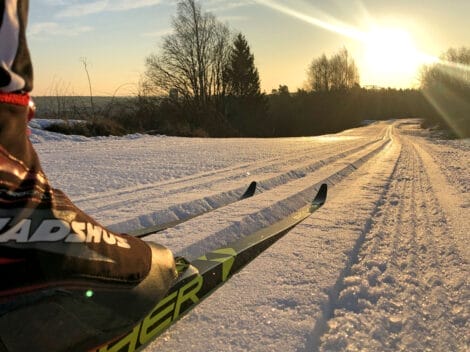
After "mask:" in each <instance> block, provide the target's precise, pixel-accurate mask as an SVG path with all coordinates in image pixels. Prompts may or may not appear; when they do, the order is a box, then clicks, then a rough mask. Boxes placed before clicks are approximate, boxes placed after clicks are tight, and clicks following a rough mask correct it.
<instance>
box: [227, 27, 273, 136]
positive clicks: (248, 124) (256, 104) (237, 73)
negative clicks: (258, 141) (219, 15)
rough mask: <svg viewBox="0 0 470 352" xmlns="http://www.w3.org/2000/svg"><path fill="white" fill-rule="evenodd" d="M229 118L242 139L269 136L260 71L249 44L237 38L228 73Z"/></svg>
mask: <svg viewBox="0 0 470 352" xmlns="http://www.w3.org/2000/svg"><path fill="white" fill-rule="evenodd" d="M225 81H226V85H227V93H228V99H227V105H226V116H227V119H228V120H229V121H230V123H231V124H232V126H233V127H234V128H235V129H236V130H238V132H239V134H240V135H242V136H264V135H266V134H267V132H266V131H267V125H268V124H267V111H268V107H267V100H266V97H265V95H264V94H262V93H261V89H260V80H259V74H258V69H257V68H256V67H255V58H254V55H253V54H252V53H251V50H250V47H249V45H248V42H247V41H246V39H245V37H244V36H243V34H241V33H240V34H238V35H237V36H236V37H235V39H234V42H233V47H232V53H231V55H230V60H229V64H228V66H227V69H226V71H225Z"/></svg>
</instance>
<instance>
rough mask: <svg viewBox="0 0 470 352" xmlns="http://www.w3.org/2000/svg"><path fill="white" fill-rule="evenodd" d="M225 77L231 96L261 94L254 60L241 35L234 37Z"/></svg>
mask: <svg viewBox="0 0 470 352" xmlns="http://www.w3.org/2000/svg"><path fill="white" fill-rule="evenodd" d="M226 77H227V82H228V87H229V94H231V95H233V96H236V97H242V96H257V95H260V94H261V91H260V81H259V74H258V70H257V68H256V67H255V58H254V56H253V54H252V53H251V51H250V47H249V45H248V42H247V41H246V39H245V36H244V35H243V34H241V33H239V34H238V35H237V36H236V38H235V40H234V42H233V48H232V54H231V56H230V62H229V65H228V68H227V72H226Z"/></svg>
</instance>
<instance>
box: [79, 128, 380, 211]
mask: <svg viewBox="0 0 470 352" xmlns="http://www.w3.org/2000/svg"><path fill="white" fill-rule="evenodd" d="M386 131H387V127H384V128H383V129H382V130H381V131H380V134H379V135H378V136H377V138H376V139H374V140H372V141H370V140H368V141H367V142H366V143H364V144H362V145H359V146H357V145H356V146H354V147H352V148H351V147H350V148H349V149H347V147H345V149H346V150H345V151H342V152H340V153H333V154H332V155H330V156H328V157H326V158H323V159H321V160H317V161H315V162H313V163H306V164H304V165H303V166H300V167H298V168H296V169H294V170H292V169H291V170H288V171H287V172H284V173H278V174H277V175H276V176H271V177H268V178H266V175H265V176H264V177H265V178H264V179H259V177H262V175H263V172H262V171H263V170H266V169H270V168H272V164H269V165H265V164H264V163H263V165H262V166H261V167H256V164H255V165H253V164H252V165H253V168H252V169H250V170H251V171H249V172H250V180H251V179H257V180H258V185H259V187H258V189H262V190H265V191H266V190H269V189H272V188H273V187H278V186H280V185H283V184H285V183H287V182H290V181H292V180H295V179H298V178H302V177H304V176H305V174H307V173H310V172H313V171H316V170H318V169H321V168H322V167H324V166H325V165H327V164H329V163H333V162H340V161H341V159H344V158H346V157H348V156H349V155H352V154H355V153H359V152H360V151H363V150H367V149H368V148H370V147H371V146H372V145H374V144H379V143H381V142H382V141H383V140H385V139H386ZM324 148H328V149H330V150H331V147H324ZM311 153H312V151H309V152H307V153H305V155H302V156H301V157H299V156H298V153H297V154H296V155H297V157H296V158H295V159H293V160H292V159H291V160H288V162H286V161H285V160H284V161H283V162H275V163H274V164H275V165H283V166H285V165H286V164H287V165H292V164H294V165H295V164H296V163H297V162H298V160H299V159H300V158H301V159H302V160H306V161H308V160H309V156H310V155H311ZM253 170H256V171H253ZM270 171H271V172H270V173H271V174H272V172H273V171H272V170H270ZM257 172H260V175H258V178H257ZM268 174H269V173H268ZM231 176H232V177H231V178H232V180H233V179H237V178H244V179H245V178H247V175H246V170H243V172H242V173H236V174H232V175H231ZM229 177H230V176H229V175H227V174H221V173H217V175H216V176H215V177H210V178H209V179H207V178H202V179H201V180H200V181H201V182H200V183H199V184H197V186H195V183H194V180H193V181H192V182H189V183H188V184H187V183H186V182H187V181H185V180H183V181H181V182H180V183H179V184H178V185H176V186H175V187H171V188H170V189H168V188H167V187H165V188H163V189H155V188H153V187H150V189H146V190H145V192H144V190H141V191H139V192H137V191H133V192H132V195H130V194H127V193H125V194H123V195H122V199H118V200H114V201H113V202H110V203H108V204H106V205H105V206H102V207H93V205H86V206H85V205H84V204H82V205H81V206H82V207H83V208H84V209H85V210H87V208H90V210H91V209H92V210H93V213H94V214H95V216H97V217H98V218H99V216H100V213H102V214H103V215H105V214H106V212H107V211H108V210H110V211H113V212H115V210H116V208H117V207H119V206H125V208H126V209H132V205H133V204H141V203H142V201H145V200H146V199H165V203H161V206H162V207H163V208H164V209H167V208H171V207H178V211H179V212H181V211H182V212H185V210H184V209H185V207H186V204H188V203H190V202H195V201H199V202H200V203H201V204H200V207H201V208H202V209H206V208H207V207H209V208H210V207H211V205H210V196H211V195H210V194H208V195H206V197H205V198H202V199H201V198H200V190H199V189H200V188H207V187H208V186H211V187H213V186H214V184H224V183H226V182H227V178H229ZM175 184H176V182H175ZM235 187H236V186H235ZM243 187H245V186H243ZM195 188H196V190H195ZM191 191H192V192H193V193H194V196H193V197H194V199H191V200H189V201H187V202H186V203H184V204H178V203H175V202H174V201H172V200H171V195H172V194H175V195H179V194H181V193H183V192H185V193H186V198H188V197H189V198H190V192H191ZM234 191H240V192H241V191H242V188H240V187H239V188H237V189H227V190H226V191H224V192H223V193H224V194H229V193H233V192H234ZM215 194H217V193H216V192H212V196H214V195H215ZM220 194H222V193H220ZM113 199H116V196H115V197H113ZM208 202H209V204H208ZM172 203H173V204H174V205H173V206H172ZM192 207H193V206H192ZM152 210H153V213H152V214H155V212H156V211H157V210H158V209H156V208H155V205H152ZM201 211H205V210H201ZM152 214H142V216H152ZM193 215H194V214H193Z"/></svg>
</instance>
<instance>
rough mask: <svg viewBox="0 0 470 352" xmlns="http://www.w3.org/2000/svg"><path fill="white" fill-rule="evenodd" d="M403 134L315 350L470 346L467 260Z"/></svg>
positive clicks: (422, 349) (428, 349)
mask: <svg viewBox="0 0 470 352" xmlns="http://www.w3.org/2000/svg"><path fill="white" fill-rule="evenodd" d="M401 140H402V144H403V147H402V148H404V149H405V152H403V150H402V153H401V155H400V158H399V159H398V162H397V166H398V167H397V168H396V169H395V171H394V175H393V178H392V183H391V185H390V187H389V189H388V190H387V191H386V192H385V195H384V200H383V202H381V203H382V204H381V205H380V206H379V208H377V210H376V211H375V216H374V217H375V219H374V220H373V223H372V227H371V228H370V230H369V231H367V233H366V234H365V241H364V243H363V244H362V246H361V248H360V251H359V255H358V256H357V259H356V260H355V263H354V265H353V266H352V267H351V269H350V270H349V274H348V275H347V276H345V277H344V279H343V288H342V290H341V292H340V294H339V297H338V298H337V300H336V301H335V302H331V303H332V304H333V305H334V309H335V310H334V315H333V316H332V317H331V319H330V320H329V321H328V326H329V330H328V331H327V332H326V333H325V334H324V335H323V336H322V337H321V341H322V344H321V345H320V346H319V350H320V351H336V350H351V351H352V350H380V351H396V350H406V351H468V348H469V346H470V344H469V343H470V339H469V337H468V331H470V327H469V323H468V318H469V307H468V302H469V299H470V293H469V285H468V279H467V278H466V276H465V272H467V273H468V262H466V261H465V260H463V259H462V258H461V257H460V256H459V252H458V250H457V248H456V245H455V243H454V239H453V237H452V235H451V233H450V231H449V228H448V225H447V222H446V218H445V216H444V214H443V212H442V210H441V208H440V205H439V202H438V200H437V199H436V197H435V196H434V193H433V192H431V185H430V179H429V175H428V174H427V170H426V165H425V164H424V162H423V160H422V159H421V158H420V156H419V153H418V152H417V150H416V147H414V146H413V145H412V143H410V142H409V141H408V140H407V139H406V138H401ZM399 195H401V196H399ZM390 224H392V225H393V226H392V228H393V233H390V230H389V229H390ZM387 230H388V231H387ZM441 258H445V260H443V259H441ZM449 259H450V260H449ZM452 307H454V308H452ZM364 332H366V333H367V336H364ZM384 336H387V338H384Z"/></svg>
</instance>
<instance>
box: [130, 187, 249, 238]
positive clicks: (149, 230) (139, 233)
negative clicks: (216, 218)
mask: <svg viewBox="0 0 470 352" xmlns="http://www.w3.org/2000/svg"><path fill="white" fill-rule="evenodd" d="M255 192H256V181H253V182H251V183H250V185H249V186H248V188H247V189H246V190H245V192H244V193H243V194H242V195H241V196H240V197H239V198H237V199H235V200H233V201H231V202H228V203H226V204H223V205H221V206H219V207H217V208H213V209H210V210H208V211H204V212H201V213H198V214H194V215H190V216H188V217H185V218H183V219H179V220H174V221H169V222H165V223H163V224H158V225H154V226H149V227H144V228H141V229H137V230H132V231H129V232H128V234H129V235H131V236H135V237H144V236H147V235H150V234H153V233H157V232H161V231H164V230H166V229H169V228H171V227H174V226H176V225H179V224H181V223H183V222H186V221H188V220H191V219H194V218H196V217H198V216H201V215H204V214H207V213H210V212H211V211H213V210H215V209H218V208H221V207H224V206H226V205H229V204H232V203H235V202H238V201H240V200H243V199H246V198H250V197H253V195H254V194H255Z"/></svg>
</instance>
